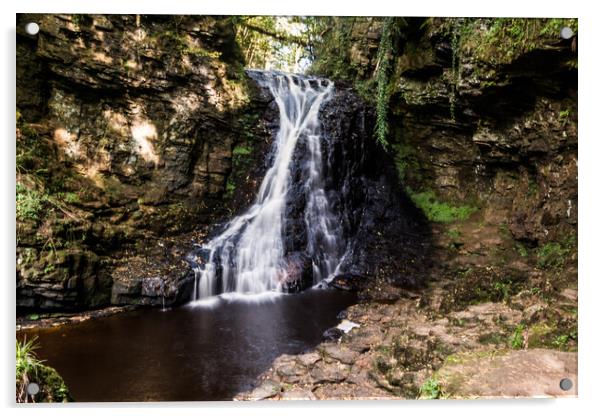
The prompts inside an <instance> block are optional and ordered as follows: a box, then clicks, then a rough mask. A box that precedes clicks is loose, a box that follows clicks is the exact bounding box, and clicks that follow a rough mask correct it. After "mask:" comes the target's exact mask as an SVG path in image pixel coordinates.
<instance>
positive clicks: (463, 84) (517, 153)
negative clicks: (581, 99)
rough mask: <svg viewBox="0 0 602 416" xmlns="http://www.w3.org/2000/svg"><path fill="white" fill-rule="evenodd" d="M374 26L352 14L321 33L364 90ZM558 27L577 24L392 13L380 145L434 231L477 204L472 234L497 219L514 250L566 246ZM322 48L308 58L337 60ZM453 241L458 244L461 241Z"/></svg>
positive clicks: (565, 124) (566, 167) (568, 209)
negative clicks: (335, 29)
mask: <svg viewBox="0 0 602 416" xmlns="http://www.w3.org/2000/svg"><path fill="white" fill-rule="evenodd" d="M384 24H386V19H381V18H356V19H355V20H354V21H353V22H352V23H346V24H345V25H342V26H341V25H340V27H342V28H343V29H342V31H343V32H344V33H338V34H336V35H334V34H333V35H327V36H338V38H337V39H339V38H340V39H343V40H344V41H345V42H346V43H345V45H344V47H345V48H346V50H347V52H348V53H347V55H343V56H342V57H341V56H337V58H336V62H339V61H340V60H341V59H343V60H347V61H348V65H347V67H348V69H347V72H346V73H345V74H343V76H344V77H345V78H346V79H347V80H349V81H351V82H353V83H354V85H355V86H356V87H357V89H358V90H359V91H360V92H362V91H364V93H365V94H366V95H367V96H368V97H374V94H373V91H374V88H376V84H377V78H378V65H379V56H378V55H379V54H378V51H379V47H381V42H380V40H381V34H382V32H383V25H384ZM567 25H568V26H572V28H573V31H576V21H575V20H574V19H447V18H430V19H424V18H406V19H401V18H399V19H396V20H395V22H394V23H393V29H391V30H392V31H393V32H394V36H393V37H394V41H393V43H392V45H391V46H390V48H389V50H387V51H386V53H385V54H384V56H388V57H389V60H390V62H391V71H390V73H389V74H388V77H387V80H386V82H387V91H388V92H389V94H388V98H387V99H388V102H387V108H388V114H387V117H388V124H389V127H390V135H389V136H390V137H389V142H390V148H391V150H392V151H393V153H394V154H395V158H396V164H397V169H398V173H399V176H400V179H401V182H402V183H403V186H404V187H405V189H406V191H407V193H408V194H409V195H410V196H411V197H412V199H413V200H414V202H415V203H416V205H417V206H419V207H420V208H422V209H423V210H425V212H426V214H427V216H429V217H430V219H431V220H433V229H434V232H435V233H437V232H439V233H450V232H451V233H453V234H458V230H457V229H453V228H454V226H457V224H456V225H455V224H454V222H455V221H453V220H455V219H457V218H458V217H459V216H460V217H464V218H465V217H466V216H467V215H462V211H464V213H465V214H468V213H474V212H478V214H474V215H472V218H478V221H477V223H478V224H476V226H472V228H471V230H470V232H471V233H472V234H474V233H478V230H479V229H482V228H483V227H484V226H491V227H495V228H498V227H499V228H500V230H498V231H500V233H499V234H503V235H502V237H506V236H507V237H509V238H510V240H513V241H514V242H516V244H518V246H520V247H521V251H524V250H527V251H528V250H531V249H533V250H535V251H537V252H538V253H539V252H545V251H546V250H548V249H550V247H555V248H556V249H559V250H565V252H564V254H566V253H567V252H570V253H572V254H573V255H576V244H575V241H576V232H577V227H576V226H577V206H578V201H577V68H576V65H577V52H576V45H577V38H576V36H573V37H572V38H570V39H562V38H561V37H560V29H561V28H562V27H564V26H567ZM339 31H341V29H340V28H339ZM326 41H327V42H328V39H326ZM325 53H326V54H325V55H323V56H321V57H320V56H319V57H318V66H317V67H318V68H320V69H321V70H323V71H324V70H325V69H326V72H328V68H329V65H330V66H332V65H334V64H333V63H332V62H335V59H333V57H332V56H329V54H332V53H333V52H332V51H330V52H329V50H328V48H325ZM336 53H339V52H336ZM329 59H330V61H329ZM337 71H339V72H338V74H339V75H340V69H337V68H333V69H332V72H333V74H334V73H335V72H337ZM372 99H374V98H372ZM444 214H449V215H448V216H447V217H446V216H445V215H444ZM455 214H458V215H455ZM438 223H439V224H438ZM440 223H444V225H445V224H449V223H451V225H447V226H444V227H442V226H441V224H440ZM479 224H480V225H479ZM473 225H474V224H473ZM442 228H443V230H442ZM460 228H462V227H461V226H460ZM464 228H467V227H464ZM463 231H466V230H463ZM484 239H485V238H484ZM485 240H486V239H485ZM496 241H497V240H496ZM446 243H447V241H446ZM452 244H455V243H454V242H453V241H452ZM486 245H487V242H486V241H485V242H484V243H483V244H482V245H481V246H482V247H483V248H484V247H485V246H486ZM456 246H457V247H456V248H460V251H462V249H466V247H465V246H466V245H465V244H464V243H463V242H461V241H460V242H458V244H456ZM487 249H491V250H494V249H496V247H495V244H494V245H493V246H489V247H488V248H487ZM491 250H490V251H491ZM539 254H545V253H539ZM573 260H574V259H573Z"/></svg>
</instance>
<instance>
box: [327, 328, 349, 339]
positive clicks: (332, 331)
mask: <svg viewBox="0 0 602 416" xmlns="http://www.w3.org/2000/svg"><path fill="white" fill-rule="evenodd" d="M344 334H345V332H343V331H342V330H340V329H339V328H329V329H327V330H326V331H324V333H323V334H322V340H324V341H338V340H339V339H341V337H342V336H343V335H344Z"/></svg>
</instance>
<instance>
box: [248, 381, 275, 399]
mask: <svg viewBox="0 0 602 416" xmlns="http://www.w3.org/2000/svg"><path fill="white" fill-rule="evenodd" d="M280 389H281V387H280V384H279V383H276V382H275V381H273V380H265V381H264V382H263V383H261V385H259V387H257V388H255V389H254V390H253V391H252V392H251V393H250V394H249V397H248V398H249V400H265V399H269V398H271V397H274V396H276V395H277V394H278V393H280Z"/></svg>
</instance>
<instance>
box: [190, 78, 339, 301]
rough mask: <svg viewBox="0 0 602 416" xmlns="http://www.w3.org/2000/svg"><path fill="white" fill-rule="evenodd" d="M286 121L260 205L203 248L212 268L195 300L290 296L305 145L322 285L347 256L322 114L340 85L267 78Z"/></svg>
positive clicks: (310, 236) (310, 247) (310, 223)
mask: <svg viewBox="0 0 602 416" xmlns="http://www.w3.org/2000/svg"><path fill="white" fill-rule="evenodd" d="M257 72H258V73H260V75H261V79H262V81H261V82H263V83H265V84H266V85H267V86H268V87H269V90H270V92H271V94H272V95H273V97H274V100H275V102H276V104H277V105H278V110H279V113H280V127H279V131H278V134H277V137H276V143H275V155H274V159H273V165H272V166H271V167H270V168H269V169H268V171H267V173H266V175H265V178H264V179H263V182H262V183H261V186H260V189H259V193H258V195H257V198H256V200H255V203H254V204H253V205H252V206H251V207H250V208H249V209H248V210H247V211H246V212H245V213H243V214H242V215H240V216H237V217H235V218H234V219H232V220H231V221H230V222H229V223H228V224H227V225H226V227H225V229H224V231H223V232H222V233H221V234H220V235H218V236H216V237H215V238H213V239H212V240H210V241H209V242H207V243H206V244H204V245H203V249H204V250H205V252H206V253H208V257H207V259H206V262H205V263H204V264H202V265H199V266H198V267H196V268H195V284H194V292H193V300H199V299H203V298H207V297H210V296H212V295H216V294H218V291H221V292H238V293H246V294H249V293H253V294H257V293H262V292H267V291H280V290H282V282H283V281H285V280H286V278H287V270H286V268H285V267H284V266H285V265H284V255H285V244H284V241H283V234H284V232H283V231H284V229H283V227H284V224H285V221H286V218H285V208H286V202H287V192H288V191H289V190H290V187H291V183H290V182H291V174H290V172H291V164H292V163H293V154H294V150H295V148H296V147H297V145H298V144H299V143H300V142H301V141H305V147H306V148H307V152H308V154H307V155H304V158H303V159H304V160H305V161H306V162H305V163H306V164H305V166H304V169H303V172H304V175H303V176H304V178H303V181H304V183H303V190H304V194H305V198H306V206H305V213H304V220H305V225H306V230H307V247H306V248H305V252H306V254H307V255H308V256H309V258H310V259H311V261H312V265H313V278H314V283H316V282H317V281H320V280H322V279H324V278H327V277H329V276H330V275H332V273H334V272H335V269H336V267H337V265H338V264H339V262H340V257H341V255H342V253H341V252H340V251H341V250H340V249H339V247H340V246H341V244H340V240H341V235H340V234H341V231H340V227H339V225H338V221H337V219H336V217H335V216H334V215H333V214H332V212H331V210H330V206H329V201H328V199H327V195H326V192H325V191H324V181H323V177H322V171H323V169H322V165H323V161H322V150H321V141H322V140H323V138H322V137H321V135H320V122H319V118H318V116H319V110H320V106H321V105H322V104H323V103H324V102H325V101H326V100H328V99H329V97H330V95H331V94H332V91H333V83H332V82H331V81H327V80H317V79H309V78H303V77H299V76H296V75H290V74H284V73H277V72H265V73H264V72H259V71H257Z"/></svg>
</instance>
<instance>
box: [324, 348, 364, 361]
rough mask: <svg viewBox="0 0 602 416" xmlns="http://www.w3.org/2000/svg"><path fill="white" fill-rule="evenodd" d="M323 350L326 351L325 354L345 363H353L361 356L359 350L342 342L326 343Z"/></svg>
mask: <svg viewBox="0 0 602 416" xmlns="http://www.w3.org/2000/svg"><path fill="white" fill-rule="evenodd" d="M322 352H324V354H326V355H327V356H328V357H331V358H334V359H335V360H337V361H340V362H342V363H343V364H353V363H354V362H355V360H356V359H357V357H358V356H359V353H358V352H356V351H353V350H351V349H349V348H347V347H345V346H343V345H340V344H326V345H325V346H324V347H323V348H322Z"/></svg>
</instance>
